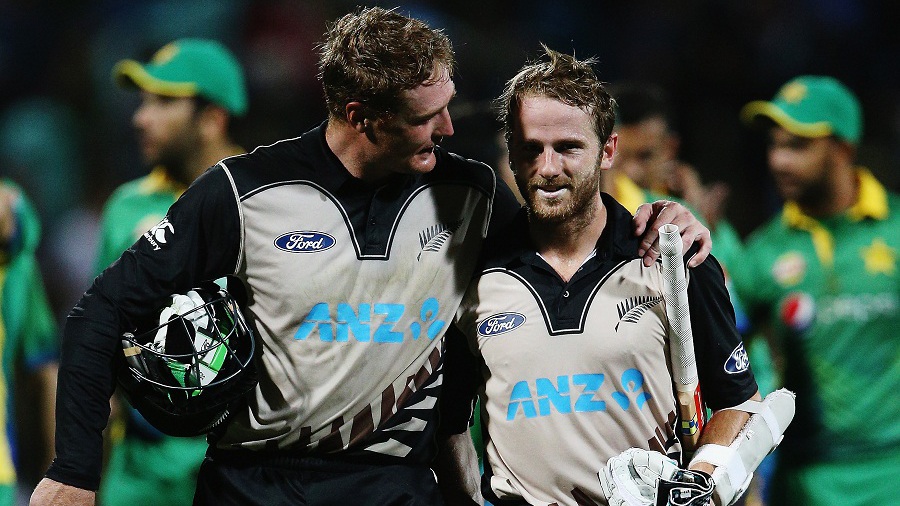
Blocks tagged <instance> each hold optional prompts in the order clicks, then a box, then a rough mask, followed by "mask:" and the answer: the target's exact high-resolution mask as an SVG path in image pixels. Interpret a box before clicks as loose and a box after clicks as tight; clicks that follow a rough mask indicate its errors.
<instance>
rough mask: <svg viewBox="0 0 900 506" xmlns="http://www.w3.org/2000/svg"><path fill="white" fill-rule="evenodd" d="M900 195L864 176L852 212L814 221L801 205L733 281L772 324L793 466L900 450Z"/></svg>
mask: <svg viewBox="0 0 900 506" xmlns="http://www.w3.org/2000/svg"><path fill="white" fill-rule="evenodd" d="M898 250H900V196H898V195H896V194H893V193H889V192H887V191H886V190H885V188H884V187H883V186H882V185H881V184H880V183H879V182H878V181H877V180H876V179H875V178H874V177H873V176H872V175H871V174H870V173H869V172H868V171H866V170H863V169H860V170H859V198H858V201H857V202H856V204H855V205H854V206H853V207H852V208H850V209H849V210H848V211H847V212H844V213H842V214H840V215H837V216H832V217H830V218H827V219H822V220H816V219H813V218H811V217H809V216H806V215H805V214H803V213H802V212H801V211H800V209H799V207H798V206H797V205H796V204H793V203H788V204H786V205H785V207H784V210H783V212H782V213H781V215H780V216H778V217H776V218H775V219H773V220H772V221H771V222H770V223H768V224H767V225H765V226H763V227H762V228H761V229H759V230H758V231H756V232H755V233H754V234H752V235H751V237H750V240H749V241H748V244H747V251H748V254H747V255H744V257H743V259H744V261H743V262H741V263H739V264H737V265H739V266H740V269H739V270H737V271H736V272H735V279H736V282H737V283H736V284H737V288H738V291H739V293H740V296H741V300H742V301H744V302H745V303H746V304H747V305H748V307H749V311H750V313H751V314H754V315H762V316H765V317H767V318H768V323H769V324H770V325H771V327H772V329H773V330H774V332H775V336H776V338H777V340H778V341H779V342H780V347H781V352H782V355H783V357H784V360H785V367H784V383H785V386H786V387H788V388H790V389H791V390H794V391H795V392H796V393H797V415H796V417H795V419H794V421H793V423H792V425H791V426H790V427H789V428H788V431H787V434H785V438H784V442H783V443H782V444H781V446H780V449H779V451H780V453H781V459H783V461H784V462H785V464H787V465H796V464H803V463H808V462H828V461H832V462H836V461H841V460H846V459H849V458H860V457H861V456H865V455H875V454H877V453H879V452H882V453H883V452H894V454H895V455H896V452H897V451H898V450H897V449H898V448H900V403H898V402H897V392H898V391H900V338H898V335H897V331H898V329H900V276H898V272H897V252H898Z"/></svg>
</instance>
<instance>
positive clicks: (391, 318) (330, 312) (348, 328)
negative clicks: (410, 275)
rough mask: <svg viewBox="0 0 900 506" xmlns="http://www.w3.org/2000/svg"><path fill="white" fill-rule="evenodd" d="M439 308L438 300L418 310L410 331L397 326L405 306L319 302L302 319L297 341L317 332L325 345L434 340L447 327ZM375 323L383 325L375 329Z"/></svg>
mask: <svg viewBox="0 0 900 506" xmlns="http://www.w3.org/2000/svg"><path fill="white" fill-rule="evenodd" d="M440 307H441V305H440V303H439V302H438V300H437V299H436V298H434V297H431V298H429V299H427V300H426V301H425V302H423V303H422V307H420V308H419V310H418V318H419V320H420V322H419V321H414V322H412V323H411V324H409V326H408V327H407V328H402V327H398V325H397V324H398V323H399V322H400V321H401V320H402V319H403V316H404V315H405V314H406V311H407V307H406V305H405V304H396V303H387V302H376V303H362V304H358V305H357V306H355V307H354V306H353V305H351V304H348V303H346V302H341V303H338V304H336V305H335V306H334V307H332V306H331V305H329V304H328V303H325V302H320V303H318V304H316V305H314V306H313V307H312V309H310V310H309V313H307V314H306V317H304V318H303V322H302V323H301V324H300V327H299V328H298V329H297V332H295V333H294V338H295V339H298V340H304V339H307V338H308V337H310V336H311V335H312V334H313V332H316V331H318V334H319V339H321V340H322V341H325V342H332V341H336V342H347V341H349V340H350V336H351V335H352V336H353V339H354V340H356V341H358V342H361V343H368V342H375V343H402V342H403V341H404V338H406V337H409V338H411V339H413V340H417V339H419V338H420V337H427V338H428V339H434V338H435V337H437V336H438V335H440V333H441V329H443V328H444V325H445V324H446V322H444V321H443V320H439V319H438V318H437V315H438V311H439V310H440ZM373 319H374V320H375V321H379V320H380V321H381V323H380V324H377V325H373V323H372V322H373Z"/></svg>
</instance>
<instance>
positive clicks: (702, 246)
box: [681, 221, 712, 268]
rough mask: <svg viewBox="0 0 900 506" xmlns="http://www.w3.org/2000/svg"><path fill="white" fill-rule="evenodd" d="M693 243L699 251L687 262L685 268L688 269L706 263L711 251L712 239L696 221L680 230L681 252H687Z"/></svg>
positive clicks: (707, 230) (705, 229)
mask: <svg viewBox="0 0 900 506" xmlns="http://www.w3.org/2000/svg"><path fill="white" fill-rule="evenodd" d="M694 243H697V245H698V246H699V249H698V250H697V252H696V253H694V255H693V256H691V258H690V259H689V260H688V263H687V266H688V267H689V268H691V267H696V266H698V265H700V264H702V263H703V262H704V261H706V258H707V257H708V256H709V254H710V251H711V250H712V238H711V236H710V232H709V229H708V228H706V227H704V226H703V225H702V224H700V223H699V222H696V221H695V222H693V223H691V224H690V225H687V226H686V227H685V228H684V229H682V230H681V245H682V248H683V249H682V251H684V252H687V251H689V250H690V249H691V247H692V246H693V245H694Z"/></svg>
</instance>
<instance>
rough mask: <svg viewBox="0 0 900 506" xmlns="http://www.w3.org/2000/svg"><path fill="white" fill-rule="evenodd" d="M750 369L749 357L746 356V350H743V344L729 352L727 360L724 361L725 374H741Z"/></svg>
mask: <svg viewBox="0 0 900 506" xmlns="http://www.w3.org/2000/svg"><path fill="white" fill-rule="evenodd" d="M748 367H750V357H749V356H747V350H745V349H744V343H741V344H739V345H737V348H735V349H734V351H732V352H731V355H730V356H729V357H728V360H726V361H725V372H727V373H728V374H738V373H742V372H744V371H746V370H747V368H748Z"/></svg>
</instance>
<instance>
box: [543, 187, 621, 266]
mask: <svg viewBox="0 0 900 506" xmlns="http://www.w3.org/2000/svg"><path fill="white" fill-rule="evenodd" d="M606 215H607V210H606V206H604V205H603V201H602V200H601V199H600V194H599V193H598V194H597V196H596V199H595V200H594V202H593V203H592V204H591V206H590V207H589V208H588V209H586V210H585V211H584V212H583V213H582V214H581V215H580V216H576V217H573V218H571V219H567V220H565V221H562V222H546V221H538V220H535V219H533V218H530V219H529V236H530V237H531V241H532V243H533V244H534V245H535V246H536V248H537V252H538V253H540V254H541V256H542V257H543V258H544V260H546V261H547V263H549V264H550V266H551V267H553V269H554V270H555V271H556V273H557V274H559V276H560V277H561V278H562V279H563V281H568V280H570V279H571V278H572V276H574V275H575V273H576V272H578V268H579V267H581V264H582V263H584V259H585V258H587V256H588V255H590V254H591V252H592V251H593V250H594V248H595V247H596V246H597V241H598V240H599V239H600V235H601V234H602V233H603V230H604V228H606Z"/></svg>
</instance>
